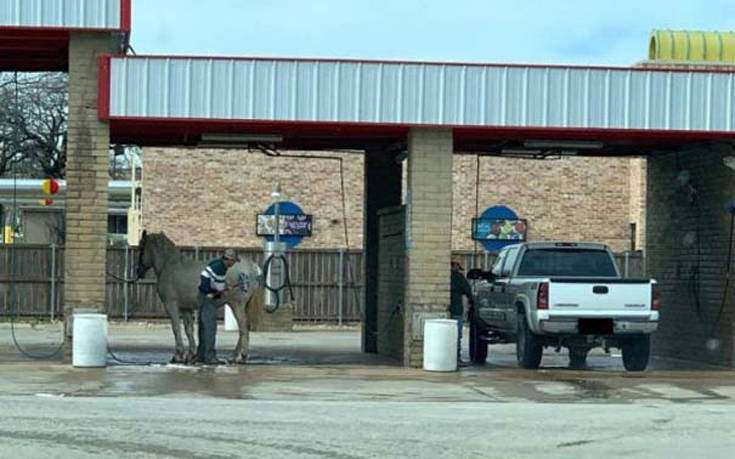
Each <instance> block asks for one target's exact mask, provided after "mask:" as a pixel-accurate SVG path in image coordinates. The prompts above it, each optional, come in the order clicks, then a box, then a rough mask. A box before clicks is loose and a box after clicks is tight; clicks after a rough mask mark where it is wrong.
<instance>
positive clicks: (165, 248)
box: [138, 231, 264, 363]
mask: <svg viewBox="0 0 735 459" xmlns="http://www.w3.org/2000/svg"><path fill="white" fill-rule="evenodd" d="M205 265H206V262H204V261H196V260H192V259H190V258H187V257H185V256H183V255H182V254H181V252H180V251H179V249H177V248H176V246H175V245H174V243H173V242H172V241H171V240H170V239H169V238H168V237H166V235H165V234H163V233H155V234H147V233H146V232H145V231H143V237H142V238H141V240H140V255H139V259H138V279H140V278H142V277H143V276H144V275H145V273H146V271H148V269H149V268H151V267H152V268H153V270H154V271H155V272H156V278H157V279H158V285H157V287H158V296H159V297H160V298H161V302H162V303H163V305H164V306H165V308H166V312H167V313H168V315H169V317H170V318H171V327H172V329H173V332H174V339H175V340H176V351H175V353H174V356H173V358H172V359H171V361H172V362H182V363H193V362H194V360H195V358H196V350H197V345H196V341H195V339H194V310H196V309H198V307H199V304H198V301H197V295H198V287H199V275H200V274H201V272H202V269H203V268H204V266H205ZM263 284H264V282H263V272H262V270H261V269H260V267H259V266H258V265H257V264H256V263H255V262H253V261H251V260H241V261H239V262H237V263H235V264H234V265H232V267H231V268H230V269H229V270H227V279H226V285H227V290H226V291H225V294H224V298H225V300H226V303H227V304H229V305H230V308H231V309H232V312H233V314H234V315H235V318H236V319H237V324H238V329H239V332H240V339H239V340H238V341H237V346H236V347H235V353H234V355H233V361H234V362H235V363H245V362H246V361H247V358H248V347H249V336H248V333H249V326H250V325H254V326H257V325H258V324H260V322H261V321H262V316H263ZM182 319H183V322H184V331H185V332H186V337H187V339H188V341H189V348H188V349H186V348H185V347H184V341H183V339H182V337H181V325H180V321H181V320H182Z"/></svg>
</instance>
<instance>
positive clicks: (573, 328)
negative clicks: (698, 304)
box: [539, 319, 658, 335]
mask: <svg viewBox="0 0 735 459" xmlns="http://www.w3.org/2000/svg"><path fill="white" fill-rule="evenodd" d="M539 323H540V325H541V331H542V332H543V333H549V334H579V326H578V321H577V320H575V319H571V320H570V319H563V320H541V321H540V322H539ZM657 328H658V321H640V320H628V319H613V334H616V335H617V334H620V335H624V334H641V333H644V334H648V333H653V332H655V331H656V329H657Z"/></svg>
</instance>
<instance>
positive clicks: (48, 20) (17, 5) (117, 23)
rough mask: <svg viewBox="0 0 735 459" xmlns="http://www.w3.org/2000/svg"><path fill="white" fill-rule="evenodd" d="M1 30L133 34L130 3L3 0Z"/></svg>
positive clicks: (119, 0)
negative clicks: (70, 30)
mask: <svg viewBox="0 0 735 459" xmlns="http://www.w3.org/2000/svg"><path fill="white" fill-rule="evenodd" d="M0 27H26V28H34V29H37V28H57V29H109V30H130V0H22V1H20V0H0Z"/></svg>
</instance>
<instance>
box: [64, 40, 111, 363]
mask: <svg viewBox="0 0 735 459" xmlns="http://www.w3.org/2000/svg"><path fill="white" fill-rule="evenodd" d="M111 50H112V38H111V36H110V35H109V34H105V33H94V32H72V33H71V37H70V39H69V128H68V138H67V163H66V180H67V192H66V243H65V246H66V250H65V254H64V257H65V258H64V276H65V279H64V316H65V318H66V330H65V333H64V335H65V337H66V338H65V343H66V351H67V352H66V353H67V355H69V354H70V352H71V330H70V328H69V325H70V324H71V322H70V319H71V316H72V313H73V311H74V309H77V308H83V309H90V310H97V311H104V310H105V273H106V244H107V186H108V185H107V183H108V180H109V175H108V151H109V147H110V130H109V126H108V125H107V124H106V123H103V122H101V121H100V120H99V119H98V116H97V82H98V77H97V57H98V56H99V55H100V54H103V53H108V52H110V51H111Z"/></svg>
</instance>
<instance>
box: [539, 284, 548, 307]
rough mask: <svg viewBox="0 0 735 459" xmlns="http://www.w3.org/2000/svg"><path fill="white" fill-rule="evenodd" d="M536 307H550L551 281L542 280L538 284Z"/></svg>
mask: <svg viewBox="0 0 735 459" xmlns="http://www.w3.org/2000/svg"><path fill="white" fill-rule="evenodd" d="M536 309H549V283H548V282H541V283H540V284H538V294H537V295H536Z"/></svg>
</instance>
